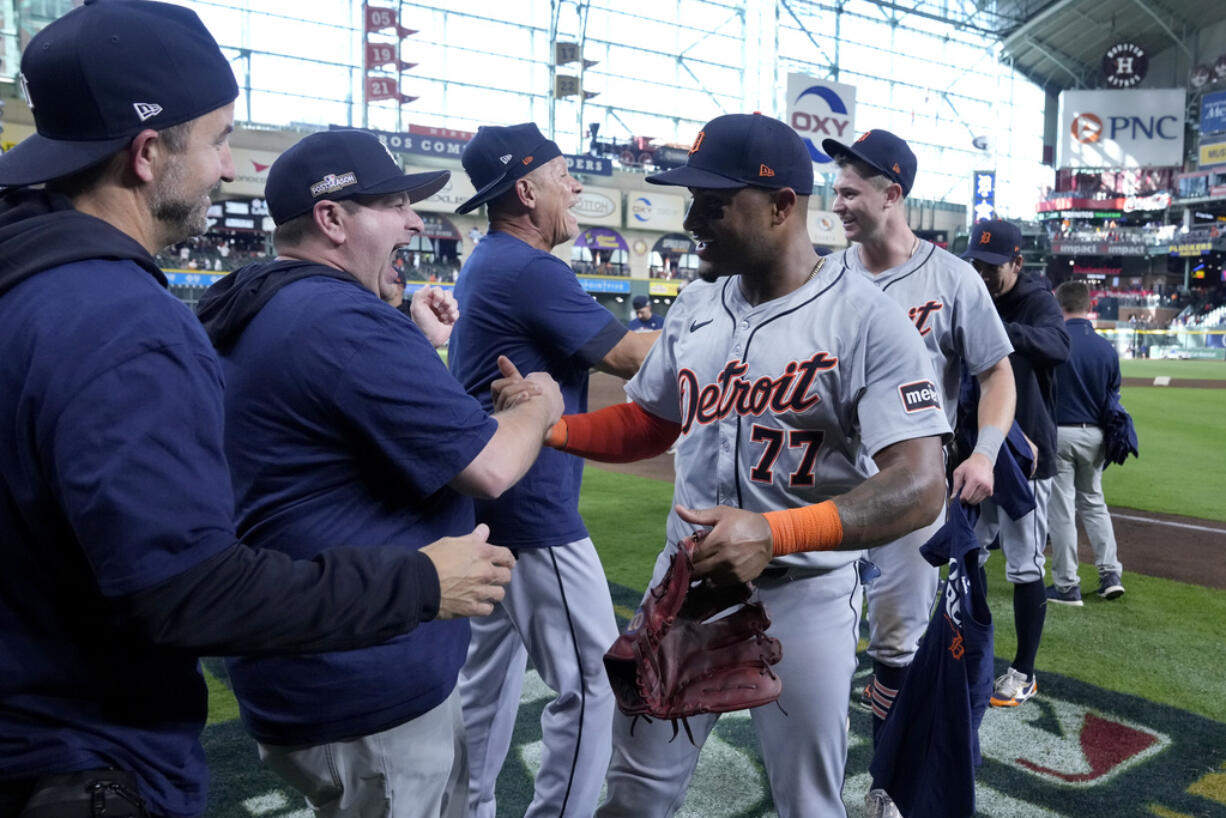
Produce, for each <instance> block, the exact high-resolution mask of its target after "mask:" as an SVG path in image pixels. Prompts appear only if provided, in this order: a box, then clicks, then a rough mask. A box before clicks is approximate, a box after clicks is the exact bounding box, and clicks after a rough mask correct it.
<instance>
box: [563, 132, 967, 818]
mask: <svg viewBox="0 0 1226 818" xmlns="http://www.w3.org/2000/svg"><path fill="white" fill-rule="evenodd" d="M648 181H650V182H654V183H656V184H666V185H679V186H683V187H688V188H689V189H690V192H691V194H692V195H693V197H694V201H693V204H692V206H691V208H690V211H689V214H688V215H687V216H686V221H685V226H686V229H687V230H689V231H691V233H692V234H693V235H694V237H695V238H696V239H697V240H698V242H699V245H698V255H699V259H700V270H699V272H700V275H701V277H702V279H703V281H699V282H695V283H694V284H692V285H690V286H688V287H686V289H685V290H683V291H682V293H681V295H680V296H679V297H678V300H677V301H676V302H675V303H674V305H673V307H672V309H670V310H669V312H668V315H667V316H666V318H665V324H664V331H663V334H662V336H661V338H660V340H659V341H658V342H657V343H656V345H655V346H654V347H653V349H652V351H651V353H650V354H649V355H648V356H647V359H646V360H645V361H644V363H643V367H642V369H641V370H640V371H639V373H638V375H636V376H635V377H634V379H633V380H631V381H630V383H629V384H628V385H627V388H626V391H627V393H628V394H629V395H630V397H631V398H632V402H631V403H627V404H619V405H616V406H611V407H608V408H607V409H602V410H600V411H598V412H593V413H590V414H583V415H568V416H566V417H564V419H563V421H562V422H560V423H559V424H558V425H557V426H556V427H555V428H554V430H553V432H551V436H550V442H551V444H552V445H555V446H558V447H561V448H564V449H565V450H567V451H571V452H574V453H576V454H582V455H584V456H587V457H592V458H595V459H604V460H622V461H625V460H633V459H638V458H641V457H648V456H652V455H654V454H658V453H660V452H662V451H664V449H665V448H666V447H667V446H668V445H669V444H671V443H672V442H673V440H674V439H675V438H676V437H677V436H678V435H681V441H680V443H679V445H678V448H677V456H676V472H677V478H676V485H675V493H674V500H675V503H676V506H675V508H674V510H673V512H672V513H670V514H669V518H668V524H667V545H666V547H665V549H664V551H663V552H662V553H661V555H660V557H659V558H658V559H657V562H656V568H655V577H654V578H653V580H652V584H653V585H654V584H655V583H656V582H658V581H659V579H660V578H661V576H662V575H663V573H664V571H665V570H666V568H667V566H668V562H669V557H670V555H671V553H672V551H673V550H674V549H675V548H676V547H677V543H678V542H680V541H681V540H683V539H684V538H685V537H686V536H688V535H689V534H691V533H692V532H693V531H694V530H695V529H697V528H710V532H709V534H708V535H707V536H706V537H705V539H704V540H703V541H702V543H701V544H700V545H699V546H698V548H697V549H696V551H695V556H694V562H695V571H696V573H697V574H699V575H706V576H710V577H711V578H712V579H713V580H714V581H727V580H751V579H752V580H755V584H756V587H757V590H756V594H755V598H756V599H758V600H760V601H761V602H763V603H764V604H765V605H766V607H767V609H768V611H769V613H770V617H771V620H772V623H773V624H772V625H771V628H770V630H769V634H770V635H771V636H773V637H775V638H777V639H779V640H780V641H781V642H782V645H783V659H782V661H780V663H779V664H778V665H777V666H776V668H775V669H776V671H777V672H778V673H779V675H780V677H781V679H782V680H783V693H782V696H781V697H780V699H779V702H778V703H779V705H780V706H779V707H775V706H773V705H767V706H764V707H760V708H756V709H754V710H752V711H751V713H752V718H753V724H754V729H755V730H756V732H757V734H758V736H759V741H760V743H761V746H762V752H763V759H764V762H765V766H766V772H767V776H768V778H769V780H770V786H771V791H772V794H773V797H774V803H775V807H776V809H777V810H778V812H779V814H780V815H781V816H785V817H786V816H801V815H821V816H832V815H844V814H845V811H844V807H843V802H842V797H841V792H842V787H843V773H844V765H845V763H846V754H847V705H848V696H849V690H850V684H851V676H852V673H853V672H854V669H855V648H856V637H857V629H858V622H859V616H860V602H859V598H860V593H859V578H858V572H857V570H856V563H857V561H858V558H859V557H860V555H861V554H862V550H861V549H863V548H865V547H868V546H871V545H878V544H881V543H885V542H890V541H892V540H896V539H898V538H899V537H901V536H903V535H904V534H906V533H907V532H909V531H912V530H915V529H917V528H920V527H922V526H924V525H927V524H928V523H930V522H931V521H932V520H933V519H935V518H936V516H937V515H938V513H939V511H940V509H941V507H942V503H943V500H944V487H945V481H944V476H943V465H942V457H941V450H940V447H941V438H942V436H944V435H946V434H947V433H948V432H949V424H948V423H947V421H946V419H945V415H944V412H943V411H942V410H941V405H940V401H939V398H938V395H939V390H937V389H936V387H935V385H934V384H933V383H932V375H931V368H930V366H929V364H928V361H927V357H926V355H925V352H924V347H923V342H922V341H921V339H920V338H919V337H918V336H917V334H916V332H915V330H914V327H913V325H912V324H911V323H910V322H909V321H908V320H907V317H906V315H905V314H903V312H902V311H901V310H899V309H898V307H897V305H896V304H894V303H893V302H892V301H891V300H890V299H889V298H888V297H887V296H884V295H882V293H881V292H880V291H879V290H877V288H875V287H873V286H872V285H871V284H870V283H869V282H867V281H865V280H864V279H863V277H861V276H858V275H854V274H849V273H847V272H846V271H840V270H839V269H837V268H836V267H835V266H833V265H829V264H823V262H822V259H821V258H819V257H818V255H817V254H816V253H815V252H814V250H813V246H812V244H811V243H810V241H809V237H808V233H807V230H806V227H805V217H806V211H807V208H808V197H809V195H810V194H811V193H812V188H813V168H812V163H811V161H810V159H809V156H808V153H807V151H806V150H805V147H804V144H803V143H802V142H801V140H800V137H798V136H797V135H796V133H795V132H794V131H793V130H792V129H791V128H789V127H787V126H786V125H785V124H783V123H781V122H779V121H777V120H774V119H771V118H768V117H764V116H761V115H758V114H754V115H745V114H733V115H728V116H721V117H718V118H716V119H714V120H712V121H711V122H709V123H708V124H707V125H706V126H705V127H704V128H703V130H702V132H701V133H700V134H699V137H698V139H697V140H696V141H695V144H694V148H693V149H692V150H691V153H690V156H689V160H688V162H687V164H686V165H685V166H684V167H681V168H677V169H674V170H671V171H668V172H665V173H662V174H659V175H657V176H653V177H649V178H648ZM717 718H718V717H717V716H716V715H714V714H710V715H704V716H698V717H695V718H693V719H691V720H690V726H691V728H692V729H693V735H694V740H695V744H694V745H691V744H690V743H689V742H687V741H684V740H677V741H672V742H670V741H669V738H671V736H672V729H671V726H670V725H668V724H667V723H665V724H660V723H659V722H656V723H653V724H643V723H639V724H638V725H637V726H636V727H635V728H634V731H633V734H632V733H631V729H630V728H631V720H630V718H628V717H623V716H620V715H619V716H618V717H617V723H616V724H615V725H614V751H613V761H612V763H611V765H610V769H609V774H608V781H607V783H608V788H609V789H608V800H607V801H606V803H605V804H603V805H602V806H601V808H600V810H599V811H598V813H597V814H598V815H601V816H622V815H624V816H635V818H639V817H640V816H664V815H671V814H672V813H673V812H675V811H676V810H677V809H678V808H679V807H680V805H681V803H682V802H683V800H684V797H685V791H686V788H687V787H688V784H689V781H690V778H691V776H692V774H693V772H694V768H695V765H696V764H697V761H698V755H699V752H700V748H701V745H702V743H703V741H704V740H705V739H706V737H707V736H708V735H709V734H710V732H711V730H712V728H713V727H714V726H715V722H716V719H717Z"/></svg>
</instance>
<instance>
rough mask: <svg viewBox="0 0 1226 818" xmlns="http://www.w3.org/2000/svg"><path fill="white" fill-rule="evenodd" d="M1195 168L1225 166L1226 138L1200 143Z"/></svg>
mask: <svg viewBox="0 0 1226 818" xmlns="http://www.w3.org/2000/svg"><path fill="white" fill-rule="evenodd" d="M1199 154H1200V155H1199V157H1198V161H1197V163H1196V164H1197V166H1198V167H1202V168H1212V167H1217V166H1218V165H1226V138H1220V139H1212V140H1209V141H1202V142H1201V143H1200V151H1199Z"/></svg>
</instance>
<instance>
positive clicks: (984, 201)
mask: <svg viewBox="0 0 1226 818" xmlns="http://www.w3.org/2000/svg"><path fill="white" fill-rule="evenodd" d="M994 218H996V171H994V170H977V171H975V172H974V173H972V174H971V221H972V222H986V221H990V220H991V219H994Z"/></svg>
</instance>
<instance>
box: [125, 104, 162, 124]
mask: <svg viewBox="0 0 1226 818" xmlns="http://www.w3.org/2000/svg"><path fill="white" fill-rule="evenodd" d="M132 107H133V108H135V109H136V115H137V116H138V117H140V121H141V122H145V121H146V120H149V119H153V118H154V117H155V116H157V115H158V114H160V113H162V106H161V105H158V104H157V103H154V102H133V103H132Z"/></svg>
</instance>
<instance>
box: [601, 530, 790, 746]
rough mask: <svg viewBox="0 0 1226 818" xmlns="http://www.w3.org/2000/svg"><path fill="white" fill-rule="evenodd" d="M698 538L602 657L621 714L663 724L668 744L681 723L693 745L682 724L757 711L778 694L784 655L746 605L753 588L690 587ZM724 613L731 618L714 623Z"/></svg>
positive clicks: (697, 583)
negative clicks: (669, 725)
mask: <svg viewBox="0 0 1226 818" xmlns="http://www.w3.org/2000/svg"><path fill="white" fill-rule="evenodd" d="M704 536H706V532H704V531H700V532H697V533H695V534H694V535H693V536H691V537H689V538H687V539H686V540H685V541H684V542H682V543H681V544H680V546H679V547H678V548H677V551H676V553H675V554H674V555H673V561H672V564H671V565H670V566H669V568H668V573H666V574H665V575H664V579H662V580H661V581H660V583H659V584H658V585H656V586H655V587H654V588H652V589H651V591H649V592H648V594H647V597H646V598H645V599H644V600H643V604H642V605H641V606H640V607H639V609H638V610H637V611H636V612H635V614H634V618H633V619H631V620H630V624H629V625H628V626H627V627H626V631H625V633H623V634H622V635H621V636H619V637H618V638H617V641H616V642H614V643H613V646H612V647H611V648H609V651H608V652H607V653H606V654H605V656H604V663H605V669H606V670H607V671H608V673H609V681H610V682H611V684H612V687H613V693H614V695H615V696H616V697H617V705H618V707H619V708H621V711H622V712H623V713H625V714H626V715H628V716H636V717H637V716H643V717H645V718H648V719H651V718H656V719H669V720H671V721H672V722H673V737H674V738H676V736H677V722H678V721H680V722H681V723H682V724H683V725H684V726H685V732H686V735H688V736H689V737H690V741H691V742H692V741H693V740H694V737H693V734H692V733H691V732H690V727H689V724H688V723H687V722H686V718H687V717H688V716H694V715H697V714H699V713H726V712H728V711H730V710H743V709H745V708H749V707H757V706H758V705H761V704H767V703H769V702H773V701H775V700H776V699H778V698H779V694H780V693H781V692H782V690H783V685H782V682H781V681H780V679H779V677H778V676H777V675H776V674H775V672H774V671H773V670H772V669H771V665H773V664H776V663H777V662H778V661H779V659H780V658H781V657H782V656H783V649H782V647H781V646H780V644H779V640H777V639H773V638H771V637H769V636H767V635H766V629H767V628H768V627H769V626H770V619H769V618H768V617H767V615H766V609H765V608H763V607H762V605H761V604H759V603H756V602H749V601H748V600H749V597H750V595H751V594H752V593H753V586H752V585H750V584H748V583H739V584H735V585H722V586H714V585H711V584H710V583H709V582H705V581H701V580H694V579H693V576H692V574H693V571H694V564H693V562H692V559H691V558H692V555H693V551H694V546H695V545H696V544H697V543H698V542H699V541H701V539H702V537H704ZM729 608H735V609H736V610H734V611H733V612H732V613H730V614H728V615H727V616H723V617H721V618H718V619H712V617H713V616H715V615H716V614H718V613H720V612H722V611H726V610H728V609H729Z"/></svg>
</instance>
